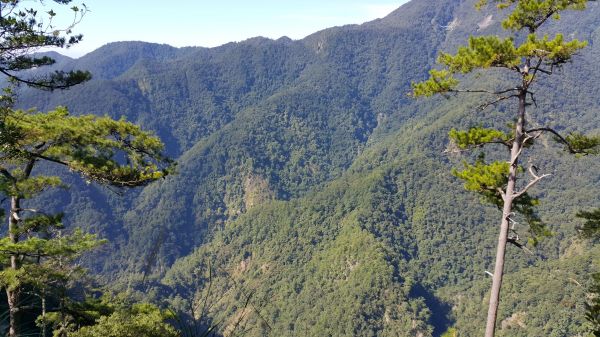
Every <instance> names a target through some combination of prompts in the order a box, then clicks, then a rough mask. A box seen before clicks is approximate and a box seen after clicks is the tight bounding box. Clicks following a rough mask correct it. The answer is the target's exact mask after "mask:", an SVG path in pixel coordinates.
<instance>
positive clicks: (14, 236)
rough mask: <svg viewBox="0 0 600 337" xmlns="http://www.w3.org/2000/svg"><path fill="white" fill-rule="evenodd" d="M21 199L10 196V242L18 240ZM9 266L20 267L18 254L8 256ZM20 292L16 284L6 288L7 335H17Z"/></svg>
mask: <svg viewBox="0 0 600 337" xmlns="http://www.w3.org/2000/svg"><path fill="white" fill-rule="evenodd" d="M20 203H21V199H20V198H19V197H15V196H13V197H11V199H10V212H9V216H8V237H9V238H10V241H11V242H12V243H17V242H19V235H18V233H17V230H18V226H19V221H18V217H19V209H20V208H21V205H20ZM10 268H11V269H13V270H17V269H19V268H20V261H19V256H17V255H16V254H12V255H11V256H10ZM20 292H21V289H20V287H19V286H17V287H16V288H15V289H11V288H10V287H7V288H6V297H7V302H8V317H9V325H8V337H18V336H19V328H20V318H21V313H20V308H19V305H20V303H19V302H20V297H21V296H20Z"/></svg>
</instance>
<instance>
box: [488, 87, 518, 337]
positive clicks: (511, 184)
mask: <svg viewBox="0 0 600 337" xmlns="http://www.w3.org/2000/svg"><path fill="white" fill-rule="evenodd" d="M526 98H527V90H526V89H523V90H522V91H521V92H520V94H519V112H518V113H519V117H518V120H517V123H516V125H515V138H514V141H513V144H512V148H511V151H510V163H511V165H510V168H509V172H508V184H507V185H506V191H505V194H504V206H503V208H502V222H501V224H500V235H499V236H498V247H497V250H496V264H495V266H494V276H493V278H492V290H491V292H490V305H489V308H488V316H487V324H486V327H485V337H494V334H495V332H496V318H497V317H498V304H499V301H500V289H501V287H502V277H503V276H504V256H505V254H506V243H507V241H508V230H509V218H510V216H511V213H512V206H513V201H514V193H515V184H516V182H517V170H518V166H519V165H518V161H519V156H520V154H521V150H522V148H523V136H524V135H523V130H524V129H525V106H526Z"/></svg>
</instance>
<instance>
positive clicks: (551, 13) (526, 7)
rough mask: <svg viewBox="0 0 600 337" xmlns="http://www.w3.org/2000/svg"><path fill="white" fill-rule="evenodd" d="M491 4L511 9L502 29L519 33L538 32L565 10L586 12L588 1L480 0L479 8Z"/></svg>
mask: <svg viewBox="0 0 600 337" xmlns="http://www.w3.org/2000/svg"><path fill="white" fill-rule="evenodd" d="M489 2H492V3H496V4H497V7H498V8H499V9H505V8H511V12H510V13H509V15H508V16H507V18H506V19H504V20H503V21H502V27H504V28H505V29H510V30H512V31H515V32H517V31H521V30H523V29H525V30H529V31H533V30H536V29H537V28H539V27H540V26H541V25H542V24H544V23H545V22H546V21H547V20H548V19H550V18H553V19H555V20H558V19H559V18H560V12H562V11H565V10H584V9H585V8H586V5H587V3H588V0H492V1H490V0H479V1H478V2H477V7H478V8H481V7H482V6H484V5H486V4H487V3H489ZM513 5H514V6H513ZM511 6H512V7H511Z"/></svg>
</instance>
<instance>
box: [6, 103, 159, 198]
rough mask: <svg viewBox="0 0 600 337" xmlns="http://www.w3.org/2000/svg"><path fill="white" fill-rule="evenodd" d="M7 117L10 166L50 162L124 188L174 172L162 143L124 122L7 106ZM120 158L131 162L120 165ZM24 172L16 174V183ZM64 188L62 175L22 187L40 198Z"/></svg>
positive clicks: (32, 181)
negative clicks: (50, 189) (48, 191)
mask: <svg viewBox="0 0 600 337" xmlns="http://www.w3.org/2000/svg"><path fill="white" fill-rule="evenodd" d="M1 118H2V128H6V129H7V130H10V131H9V132H10V134H11V137H9V138H8V139H5V140H4V142H3V143H2V146H3V150H2V159H3V160H4V162H6V163H10V164H13V165H14V164H17V163H22V162H27V161H28V160H32V159H33V160H47V161H50V162H53V163H58V164H62V165H64V166H67V167H68V169H69V170H72V171H76V172H79V173H80V174H82V175H83V176H85V177H86V178H88V179H91V180H97V181H99V182H100V183H103V184H109V185H115V186H124V187H127V186H139V185H144V184H146V183H148V182H151V181H154V180H156V179H159V178H162V177H164V176H165V175H166V174H168V172H169V171H168V170H169V168H168V167H165V165H164V163H168V160H166V159H165V158H164V157H163V156H162V153H161V152H162V150H163V144H162V143H161V142H160V140H159V139H158V138H157V137H154V136H153V135H151V134H150V133H148V132H144V131H142V130H141V129H140V127H138V126H136V125H134V124H132V123H129V122H126V121H125V120H123V119H121V120H118V121H116V120H113V119H111V118H109V117H98V116H92V115H87V116H70V115H69V112H68V111H67V109H66V108H62V107H59V108H57V109H56V110H55V111H51V112H48V113H37V112H32V111H28V112H25V111H21V110H16V111H15V110H12V109H11V108H4V109H3V111H2V112H1ZM119 156H120V157H122V158H124V159H125V160H122V159H121V160H122V162H119V161H118V159H117V158H118V157H119ZM159 165H162V166H163V167H159ZM22 174H23V173H22V172H13V173H12V175H13V176H14V177H15V178H16V179H19V176H20V175H22ZM24 184H25V185H24ZM59 184H60V181H59V179H58V178H56V177H35V178H30V179H26V180H22V181H21V180H20V181H19V183H18V184H17V186H16V188H17V189H18V190H19V191H28V192H27V193H31V194H38V193H39V192H41V191H43V190H44V189H45V188H47V187H53V186H57V185H59ZM19 185H23V186H21V187H22V188H19ZM5 192H7V193H6V194H7V195H14V193H16V191H12V192H11V191H5ZM31 196H32V195H23V196H22V197H31Z"/></svg>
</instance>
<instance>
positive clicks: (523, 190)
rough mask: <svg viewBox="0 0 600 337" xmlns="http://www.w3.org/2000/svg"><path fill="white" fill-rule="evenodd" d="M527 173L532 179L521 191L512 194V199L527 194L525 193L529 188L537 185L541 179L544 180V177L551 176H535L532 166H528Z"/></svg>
mask: <svg viewBox="0 0 600 337" xmlns="http://www.w3.org/2000/svg"><path fill="white" fill-rule="evenodd" d="M528 171H529V174H530V175H531V176H532V178H533V179H532V180H531V181H530V182H529V184H527V186H525V187H524V188H523V189H522V190H521V191H519V192H516V193H514V194H513V199H516V198H518V197H520V196H522V195H523V194H525V193H527V191H528V190H529V189H530V188H532V187H533V186H534V185H535V184H537V183H538V182H539V181H540V180H542V179H544V178H546V177H549V176H551V174H542V175H541V176H538V175H536V174H535V172H534V166H533V165H530V166H529V169H528Z"/></svg>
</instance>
